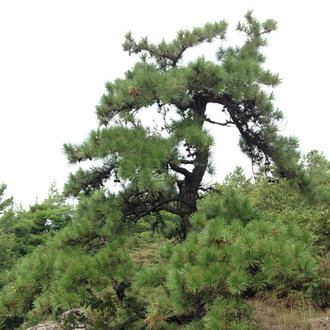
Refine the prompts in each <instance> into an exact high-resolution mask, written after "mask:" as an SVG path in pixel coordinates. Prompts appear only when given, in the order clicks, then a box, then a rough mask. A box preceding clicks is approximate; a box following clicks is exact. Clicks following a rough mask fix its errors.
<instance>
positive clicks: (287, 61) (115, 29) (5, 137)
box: [0, 0, 330, 206]
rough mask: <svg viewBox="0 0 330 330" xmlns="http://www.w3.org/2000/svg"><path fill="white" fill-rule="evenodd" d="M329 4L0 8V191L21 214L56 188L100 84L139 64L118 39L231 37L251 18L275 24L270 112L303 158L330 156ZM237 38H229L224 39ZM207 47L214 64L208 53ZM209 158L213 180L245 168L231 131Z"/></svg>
mask: <svg viewBox="0 0 330 330" xmlns="http://www.w3.org/2000/svg"><path fill="white" fill-rule="evenodd" d="M327 2H328V1H327V0H324V1H322V0H314V1H302V0H300V1H295V0H291V1H289V0H278V1H266V0H263V1H253V0H236V1H235V0H231V1H229V0H228V1H220V0H214V1H212V0H203V1H194V0H190V1H187V0H176V1H174V0H166V1H157V0H153V1H152V0H150V1H148V0H140V1H133V0H131V1H127V0H126V1H124V0H122V1H110V0H107V1H106V0H88V1H87V0H28V1H27V0H0V183H1V182H5V183H6V184H7V185H8V193H10V194H13V196H14V198H15V200H16V201H17V202H23V205H24V206H27V205H29V204H31V203H33V202H34V201H35V198H36V197H37V196H39V200H40V201H41V200H43V199H44V198H45V197H46V196H47V192H48V189H49V187H50V184H51V182H52V181H54V180H55V181H56V182H57V183H58V186H59V187H60V188H61V187H62V186H63V184H64V182H65V180H66V178H67V175H68V173H69V172H70V171H72V170H74V169H73V168H71V167H69V165H68V163H67V160H66V158H65V156H64V155H63V152H62V146H63V143H65V142H72V143H80V142H82V141H83V139H84V138H85V137H86V136H87V134H88V133H89V131H90V130H91V129H93V128H96V126H97V122H96V116H95V105H96V104H98V102H99V99H100V97H101V95H102V94H103V93H104V83H105V82H106V81H107V80H109V81H112V80H114V79H115V78H117V77H118V76H122V75H123V73H124V71H126V70H127V69H128V68H129V67H131V65H132V64H133V63H134V60H135V59H136V58H134V57H128V54H127V53H124V52H123V51H122V48H121V44H122V42H123V40H124V38H123V36H124V34H125V33H126V32H127V31H129V30H132V31H133V35H134V36H137V37H141V36H145V35H148V36H149V37H150V40H153V41H155V42H157V41H160V40H161V39H162V38H163V37H164V38H165V39H167V40H170V39H171V38H172V37H174V36H175V33H176V31H177V30H179V29H185V28H191V27H194V26H200V25H204V23H206V22H214V21H218V20H221V19H226V20H227V21H228V22H229V23H230V25H229V28H230V29H229V31H233V30H234V28H235V26H236V23H237V21H238V20H242V19H243V15H244V14H245V13H246V11H247V10H248V9H253V10H254V14H255V16H256V17H257V18H258V19H260V20H263V19H266V18H274V19H276V20H277V21H278V23H279V29H278V31H276V32H274V33H273V34H272V35H271V36H270V37H269V47H268V48H267V49H266V54H267V62H266V67H267V68H269V69H270V70H272V71H273V72H277V73H279V74H280V76H281V78H282V79H283V82H282V84H281V86H280V87H278V88H277V89H276V90H275V95H276V102H275V104H276V106H277V107H279V108H280V109H281V110H283V111H284V114H285V118H286V120H285V121H284V122H283V124H282V126H281V127H282V128H283V134H285V135H295V136H297V137H298V138H299V139H300V145H301V150H302V151H303V152H304V153H305V152H308V151H310V150H311V149H318V150H321V151H323V152H324V153H325V155H326V156H327V157H329V156H330V153H329V147H328V140H329V136H330V133H329V129H328V126H329V122H328V121H329V119H330V117H329V100H328V98H329V77H330V64H329V58H330V56H329V55H330V54H329V47H328V46H329V32H330V28H329V17H328V16H329V10H328V8H327ZM231 36H232V37H233V38H236V37H235V34H233V32H230V33H229V34H228V40H229V41H230V40H232V39H231ZM211 48H212V47H209V48H205V51H207V52H209V53H208V54H207V57H208V58H213V56H214V54H213V53H214V49H215V48H214V47H213V49H212V52H211ZM218 129H220V130H221V132H222V133H219V134H220V135H219V136H218V144H217V147H216V149H215V157H214V159H215V161H216V163H217V165H218V166H217V175H216V177H215V178H214V180H215V181H216V180H217V181H219V180H220V179H222V178H223V177H224V175H226V174H227V173H228V172H230V171H231V170H233V169H234V167H235V166H236V165H242V166H243V167H245V168H246V169H247V170H249V169H250V162H249V161H248V160H247V159H246V158H245V157H244V156H243V155H242V154H241V152H240V151H239V148H238V146H237V142H238V138H237V136H238V135H237V134H236V133H234V132H233V130H234V128H232V129H229V128H221V127H219V128H218Z"/></svg>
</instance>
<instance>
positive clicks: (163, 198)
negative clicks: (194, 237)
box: [64, 11, 299, 236]
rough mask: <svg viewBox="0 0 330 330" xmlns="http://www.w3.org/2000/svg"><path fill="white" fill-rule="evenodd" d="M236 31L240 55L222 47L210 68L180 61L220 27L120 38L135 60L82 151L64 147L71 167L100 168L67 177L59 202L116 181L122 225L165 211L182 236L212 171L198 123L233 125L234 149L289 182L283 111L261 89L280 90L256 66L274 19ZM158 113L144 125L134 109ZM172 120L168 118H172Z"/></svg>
mask: <svg viewBox="0 0 330 330" xmlns="http://www.w3.org/2000/svg"><path fill="white" fill-rule="evenodd" d="M245 18H246V23H244V24H243V23H239V24H238V26H237V30H239V31H241V32H242V33H244V34H245V35H246V41H245V43H244V44H243V46H241V47H238V46H237V47H228V48H223V47H220V48H219V51H218V53H217V59H218V62H217V63H213V62H211V61H208V60H206V59H205V58H204V57H203V56H201V57H199V58H197V59H196V60H195V61H193V62H190V63H188V64H187V65H183V60H184V54H185V53H186V51H187V50H188V49H190V48H193V47H195V46H198V45H200V44H202V43H204V42H213V41H214V40H216V39H220V40H223V39H224V38H225V35H226V29H227V25H228V23H227V22H226V21H224V20H223V21H220V22H217V23H214V24H211V23H207V24H206V25H205V26H204V27H202V28H194V29H192V30H191V31H189V30H182V31H179V32H178V34H177V37H176V38H175V39H174V40H173V41H171V42H166V41H164V40H163V41H162V42H161V43H159V44H153V43H151V42H149V41H148V39H147V38H143V39H141V40H140V41H139V42H137V41H135V39H134V38H133V37H132V34H131V33H128V34H127V35H126V40H125V42H124V44H123V48H124V50H125V51H127V52H128V53H129V54H130V55H131V54H140V58H141V61H139V62H137V63H136V64H135V66H134V67H133V68H132V69H131V70H129V71H127V72H126V73H125V78H123V79H116V80H115V81H114V82H107V83H106V90H107V94H105V95H103V96H102V98H101V101H100V104H99V105H98V106H97V107H96V113H97V118H98V121H99V128H98V129H96V130H93V131H92V132H91V133H90V135H89V137H88V138H87V139H86V140H85V141H84V142H83V143H82V144H80V145H73V144H65V145H64V151H65V153H66V155H67V157H68V160H69V162H70V163H73V164H74V163H79V162H81V161H86V160H93V161H97V162H98V164H99V163H100V161H101V162H102V164H101V166H95V167H92V168H90V169H89V170H83V169H79V170H78V171H77V172H76V173H74V174H71V175H70V178H69V180H68V183H67V185H66V188H65V191H66V193H67V194H72V195H78V194H79V193H80V192H84V193H89V192H90V191H91V190H93V189H98V188H99V187H101V186H103V185H104V184H105V183H108V182H111V180H112V181H114V182H122V190H121V198H122V209H123V218H124V219H125V220H129V221H137V220H138V219H140V218H141V217H144V216H146V215H149V214H153V213H156V214H157V213H159V212H161V211H167V212H170V213H172V214H175V215H177V216H179V218H180V219H181V232H182V233H183V236H185V235H186V233H187V231H188V230H189V228H190V224H189V220H188V218H189V216H190V215H191V214H192V213H194V212H195V211H196V209H197V208H196V201H197V199H198V196H199V192H200V191H205V190H209V189H210V188H211V187H206V186H204V185H203V177H204V175H205V173H206V172H207V171H211V169H212V164H211V157H210V156H211V149H212V146H213V144H214V141H213V138H212V136H211V135H210V133H209V132H208V131H207V129H205V124H206V123H211V124H214V125H217V126H219V127H222V126H234V127H236V128H237V129H238V131H239V133H240V138H241V140H240V145H241V149H242V151H243V152H245V153H246V154H247V155H248V156H249V157H250V158H251V159H252V161H253V162H254V163H257V164H264V165H266V167H267V166H269V165H270V164H271V163H276V165H277V170H278V172H279V173H280V175H282V176H286V177H290V178H294V177H296V176H297V174H298V172H299V168H298V166H297V165H296V160H297V158H298V156H299V155H298V153H297V151H296V147H297V140H296V139H294V138H286V137H282V136H280V135H278V128H277V126H276V125H277V122H278V120H279V119H281V118H282V113H281V112H280V111H279V110H277V109H274V106H273V104H272V101H273V94H272V93H267V92H265V88H264V87H274V86H277V85H278V84H279V82H280V79H279V77H278V75H277V74H273V73H271V72H270V71H268V70H265V69H264V68H263V63H264V62H265V56H264V55H263V54H262V53H261V48H262V47H264V46H266V39H265V37H264V36H265V35H266V34H268V33H270V32H271V31H273V30H275V29H276V22H275V21H274V20H271V19H269V20H266V21H265V22H263V23H260V22H258V21H257V20H256V19H255V18H254V17H253V16H252V12H251V11H250V12H248V13H247V14H246V15H245ZM209 103H216V104H218V105H220V106H221V107H222V108H221V107H220V108H219V109H220V110H219V111H223V112H224V113H225V114H226V115H227V119H226V120H225V121H223V122H218V121H216V120H214V119H212V118H211V117H210V116H209V115H208V113H207V111H206V110H207V105H208V104H209ZM153 107H157V108H158V112H159V113H160V114H161V115H162V118H163V123H162V125H160V126H159V127H154V128H151V127H147V126H146V125H144V124H143V120H141V119H140V118H139V113H140V112H141V111H142V110H147V111H148V114H149V116H152V113H153V109H154V108H153ZM173 113H175V114H176V115H175V119H173V118H174V117H173Z"/></svg>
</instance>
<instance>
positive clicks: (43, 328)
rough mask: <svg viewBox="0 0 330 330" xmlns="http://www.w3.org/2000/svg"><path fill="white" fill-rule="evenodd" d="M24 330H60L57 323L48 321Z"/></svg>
mask: <svg viewBox="0 0 330 330" xmlns="http://www.w3.org/2000/svg"><path fill="white" fill-rule="evenodd" d="M26 330H61V327H60V325H59V324H58V323H56V322H53V321H49V322H45V323H40V324H37V325H35V326H33V327H31V328H28V329H26Z"/></svg>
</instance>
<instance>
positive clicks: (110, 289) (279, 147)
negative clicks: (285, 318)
mask: <svg viewBox="0 0 330 330" xmlns="http://www.w3.org/2000/svg"><path fill="white" fill-rule="evenodd" d="M245 19H246V23H239V24H238V26H237V29H238V30H239V31H241V32H243V33H244V34H245V35H246V40H245V42H244V44H243V45H242V46H240V47H238V46H236V47H228V48H226V49H224V48H221V47H220V49H219V51H218V53H217V57H218V62H217V63H212V62H209V61H206V60H205V58H204V57H199V58H197V59H196V60H195V61H192V62H190V63H189V64H187V65H186V66H180V65H179V63H180V61H181V60H182V59H183V53H184V52H185V51H186V50H187V49H188V48H191V47H193V46H197V45H199V44H200V43H202V42H211V41H213V40H214V39H216V38H217V37H220V39H223V38H224V37H225V31H226V28H227V23H226V22H225V21H221V22H218V23H214V24H206V25H205V26H204V27H202V28H195V29H193V30H192V31H179V32H178V35H177V37H176V38H175V39H174V40H173V41H172V42H169V43H167V42H165V41H162V42H161V43H159V44H158V45H156V44H152V43H150V42H149V41H148V39H147V38H144V39H142V40H141V41H140V42H136V41H135V40H134V39H133V37H132V35H131V34H130V33H129V34H127V36H126V41H125V43H124V45H123V47H124V50H126V51H128V52H129V53H130V54H131V53H135V54H140V55H141V61H140V62H138V63H136V65H135V66H134V67H133V68H132V69H131V70H130V71H128V72H126V74H125V78H124V79H116V80H115V81H114V82H113V83H110V82H108V83H107V84H106V89H107V94H105V95H103V97H102V99H101V103H100V104H99V106H98V107H97V116H98V120H99V124H100V127H99V128H98V129H97V130H93V131H92V132H91V133H90V135H89V137H88V138H87V139H86V140H85V141H84V142H83V143H82V144H80V145H73V144H66V145H64V151H65V153H66V154H67V157H68V160H69V162H70V163H73V164H74V163H78V162H81V161H86V160H96V161H97V163H98V164H99V165H97V166H95V167H92V168H90V169H87V170H86V169H79V170H78V171H77V172H76V173H74V174H71V175H70V177H69V180H68V183H67V184H66V187H65V194H67V195H69V194H71V195H74V196H77V197H78V198H79V203H78V205H77V207H76V209H75V210H74V212H73V210H72V207H71V206H68V205H67V204H66V202H65V199H64V197H63V196H61V195H60V194H59V193H58V192H57V190H56V189H55V187H54V186H52V188H51V191H50V194H49V197H48V198H47V199H46V200H45V201H44V202H42V203H35V204H34V205H32V206H30V208H29V209H28V210H23V209H22V208H20V209H15V208H14V207H13V205H12V199H7V200H5V201H3V202H1V200H2V197H3V194H4V191H5V188H6V187H5V185H1V186H0V211H3V215H2V217H1V218H0V239H1V240H0V274H1V275H2V279H1V281H2V282H1V283H0V285H1V286H2V287H1V290H0V328H1V329H14V328H17V327H19V326H22V327H28V326H30V325H34V324H36V323H38V322H39V321H41V320H44V319H47V318H50V317H52V318H55V319H59V317H60V315H61V314H62V313H63V312H65V311H68V310H72V309H76V310H78V309H79V310H81V308H83V309H84V314H83V315H81V314H80V312H79V313H78V314H79V315H76V317H75V316H74V313H73V314H72V315H71V316H70V317H69V318H68V319H67V321H66V325H65V327H67V328H72V327H73V326H74V324H75V323H77V322H79V320H80V321H81V320H83V321H84V322H86V323H88V327H89V328H94V329H105V328H113V329H178V328H186V329H239V328H242V329H251V328H254V327H255V324H254V323H253V320H252V318H251V315H252V313H251V310H250V308H249V304H248V303H247V302H248V299H250V298H251V297H254V296H256V295H257V294H258V293H260V292H273V293H274V294H275V295H281V297H290V296H293V295H294V294H295V293H297V292H298V293H297V296H303V295H305V296H309V297H311V298H312V299H314V300H315V301H317V302H318V304H319V305H322V306H324V305H325V304H326V297H327V296H326V295H327V294H328V282H325V281H324V279H325V278H326V277H327V276H328V268H325V267H323V268H322V267H320V264H321V262H320V260H321V257H322V255H323V256H324V255H325V252H326V251H327V249H328V248H329V245H328V244H329V243H328V241H327V235H328V225H329V217H328V215H329V213H328V212H329V209H328V205H329V192H330V190H329V189H330V185H329V181H330V180H329V178H330V177H329V173H330V172H329V169H330V165H329V161H328V160H326V159H325V157H324V156H323V155H322V154H320V153H318V152H317V151H312V152H311V153H309V154H307V155H306V156H304V157H303V158H301V156H300V153H299V152H298V150H297V147H298V141H297V139H295V138H292V137H290V138H286V137H282V136H280V135H279V134H278V128H277V123H278V120H280V119H281V118H282V113H281V112H279V111H278V110H275V109H274V107H273V104H272V100H273V95H272V94H271V93H269V94H268V93H267V92H266V90H267V89H265V88H264V87H274V86H276V85H277V84H278V83H279V81H280V80H279V78H278V75H276V74H272V73H271V72H269V71H267V70H265V69H264V68H263V65H262V64H263V63H264V61H265V57H264V55H263V54H262V53H261V51H260V50H261V47H264V46H265V45H266V39H265V38H264V35H265V34H268V33H270V32H271V31H273V30H275V29H276V22H275V21H273V20H267V21H265V22H258V21H257V20H256V19H255V18H254V17H253V16H252V12H248V13H247V14H246V16H245ZM210 102H212V103H217V104H219V105H221V106H222V111H223V112H224V113H225V115H227V119H226V121H225V122H223V123H219V122H215V121H214V120H212V119H211V118H209V116H208V114H207V113H206V106H207V104H208V103H210ZM153 105H157V107H158V113H159V115H161V116H162V118H163V122H162V125H161V127H158V126H157V125H156V127H154V128H150V127H147V126H144V125H143V123H142V122H141V120H140V119H139V117H138V113H139V112H140V110H142V109H143V110H147V111H149V113H150V115H151V112H152V111H153V110H152V109H153V108H152V106H153ZM174 112H176V114H174ZM205 122H208V123H212V124H217V125H219V126H231V125H234V126H235V127H236V128H237V129H238V130H239V133H240V136H241V140H240V146H241V149H242V151H243V152H245V153H246V154H247V155H248V156H249V157H250V158H251V159H252V161H253V164H254V165H257V166H259V172H258V174H257V175H256V177H255V181H253V180H251V179H247V178H246V177H245V176H244V173H243V170H242V169H241V168H239V167H238V168H236V169H235V170H234V172H233V173H231V174H230V175H228V176H227V177H226V178H225V180H224V182H223V183H222V184H221V185H218V186H216V187H215V188H214V187H208V188H205V186H204V185H203V177H204V174H205V172H206V171H207V170H208V169H211V168H212V164H211V158H210V155H211V149H212V147H213V144H214V141H213V138H212V136H211V135H210V133H209V132H208V131H207V130H205V129H204V124H205ZM100 164H101V165H100ZM263 170H265V173H266V174H264V172H263ZM269 172H270V173H271V174H272V177H271V178H268V177H267V175H268V174H267V173H269ZM110 180H113V181H114V182H116V183H119V182H121V190H120V192H119V193H117V194H116V195H115V194H112V193H110V192H109V191H107V190H106V189H105V188H104V187H103V186H104V185H105V184H106V183H108V181H110ZM201 191H202V192H203V193H201ZM210 191H212V192H210ZM138 220H140V221H139V222H138ZM176 238H179V240H176ZM315 243H317V246H315ZM323 260H325V259H323ZM324 283H326V284H327V285H325V286H324Z"/></svg>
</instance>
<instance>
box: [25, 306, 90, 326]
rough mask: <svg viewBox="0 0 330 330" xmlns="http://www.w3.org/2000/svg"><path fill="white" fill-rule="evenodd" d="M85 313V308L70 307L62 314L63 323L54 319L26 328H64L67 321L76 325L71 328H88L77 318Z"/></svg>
mask: <svg viewBox="0 0 330 330" xmlns="http://www.w3.org/2000/svg"><path fill="white" fill-rule="evenodd" d="M83 314H84V309H83V308H77V309H70V310H68V311H66V312H65V313H63V314H62V316H61V324H59V323H57V322H54V321H48V322H45V323H40V324H37V325H34V326H33V327H31V328H28V329H26V330H62V329H63V326H64V325H65V323H67V324H70V325H71V326H74V327H72V328H70V329H73V330H86V329H87V326H86V324H84V323H82V322H79V321H78V320H77V316H82V315H83Z"/></svg>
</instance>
